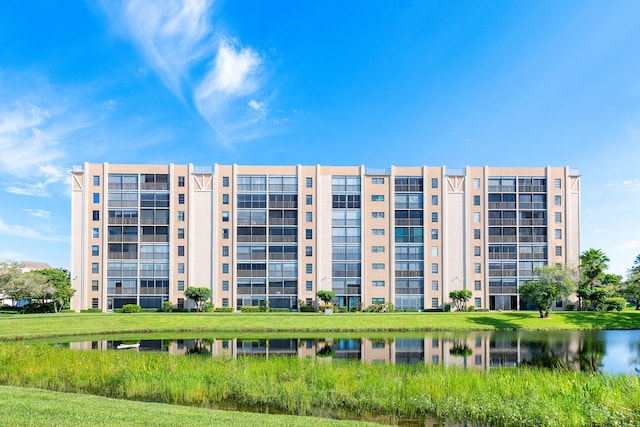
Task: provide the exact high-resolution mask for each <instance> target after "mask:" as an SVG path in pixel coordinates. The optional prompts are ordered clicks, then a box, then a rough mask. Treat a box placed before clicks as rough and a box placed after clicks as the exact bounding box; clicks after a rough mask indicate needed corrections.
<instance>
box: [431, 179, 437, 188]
mask: <svg viewBox="0 0 640 427" xmlns="http://www.w3.org/2000/svg"><path fill="white" fill-rule="evenodd" d="M431 188H438V178H431Z"/></svg>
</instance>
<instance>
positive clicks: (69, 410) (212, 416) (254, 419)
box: [0, 386, 372, 427]
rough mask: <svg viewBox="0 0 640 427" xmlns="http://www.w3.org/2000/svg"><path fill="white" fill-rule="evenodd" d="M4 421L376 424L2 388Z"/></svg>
mask: <svg viewBox="0 0 640 427" xmlns="http://www.w3.org/2000/svg"><path fill="white" fill-rule="evenodd" d="M0 420H2V421H0V422H1V423H2V424H3V425H4V423H5V422H6V423H8V424H10V425H12V426H25V427H32V426H60V427H62V426H104V425H127V426H177V425H189V426H247V425H260V426H265V427H269V426H300V427H306V426H309V425H316V426H327V427H329V426H334V427H342V426H344V427H356V426H363V427H364V426H371V425H372V424H370V423H364V422H356V421H335V420H330V419H324V418H313V417H297V416H291V415H267V414H256V413H250V412H233V411H216V410H212V409H206V408H194V407H188V406H178V405H168V404H161V403H146V402H133V401H128V400H120V399H109V398H106V397H98V396H89V395H84V394H75V393H60V392H55V391H46V390H39V389H34V388H22V387H6V386H0Z"/></svg>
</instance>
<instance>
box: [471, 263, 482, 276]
mask: <svg viewBox="0 0 640 427" xmlns="http://www.w3.org/2000/svg"><path fill="white" fill-rule="evenodd" d="M473 272H474V273H476V274H480V273H481V272H482V269H481V266H480V263H479V262H477V263H475V264H473Z"/></svg>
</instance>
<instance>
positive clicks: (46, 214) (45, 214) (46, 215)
mask: <svg viewBox="0 0 640 427" xmlns="http://www.w3.org/2000/svg"><path fill="white" fill-rule="evenodd" d="M22 212H25V213H27V214H28V215H31V216H35V217H36V218H43V219H50V218H51V211H45V210H44V209H22Z"/></svg>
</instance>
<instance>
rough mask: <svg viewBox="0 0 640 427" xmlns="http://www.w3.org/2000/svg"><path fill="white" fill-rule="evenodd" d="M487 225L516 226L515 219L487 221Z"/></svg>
mask: <svg viewBox="0 0 640 427" xmlns="http://www.w3.org/2000/svg"><path fill="white" fill-rule="evenodd" d="M489 225H511V226H513V225H516V219H515V218H513V219H511V218H509V219H499V218H496V219H489Z"/></svg>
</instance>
